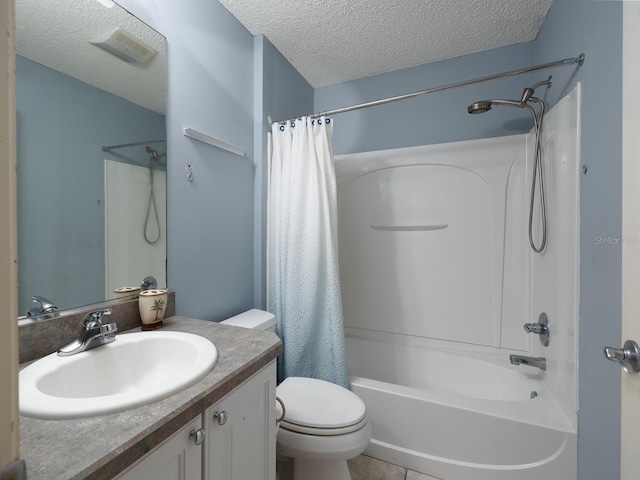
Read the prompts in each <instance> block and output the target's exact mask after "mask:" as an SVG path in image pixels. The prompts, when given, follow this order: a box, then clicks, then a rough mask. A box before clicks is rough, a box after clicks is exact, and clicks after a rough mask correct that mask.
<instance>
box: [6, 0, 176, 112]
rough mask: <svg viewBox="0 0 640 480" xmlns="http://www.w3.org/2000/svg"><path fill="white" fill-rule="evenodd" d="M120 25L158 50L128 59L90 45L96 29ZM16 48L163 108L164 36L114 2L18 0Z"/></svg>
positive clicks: (117, 92) (148, 105) (140, 102)
mask: <svg viewBox="0 0 640 480" xmlns="http://www.w3.org/2000/svg"><path fill="white" fill-rule="evenodd" d="M115 27H120V28H122V29H124V30H126V31H128V32H129V33H131V34H133V35H134V36H135V37H136V38H138V39H140V40H142V41H143V42H145V43H147V44H148V45H150V46H152V47H153V48H155V49H156V50H158V53H157V54H156V55H155V56H154V57H153V58H152V59H151V60H149V61H147V62H144V63H128V62H125V61H124V60H121V59H119V58H118V57H116V56H114V55H112V54H110V53H108V52H106V51H104V50H102V49H101V48H98V47H96V46H95V45H91V44H90V43H89V40H90V39H92V38H94V37H96V36H97V35H99V34H101V33H104V32H106V31H108V30H111V29H113V28H115ZM16 48H17V53H18V54H19V55H22V56H24V57H27V58H29V59H31V60H33V61H35V62H38V63H41V64H42V65H45V66H47V67H50V68H53V69H55V70H57V71H59V72H62V73H65V74H67V75H69V76H71V77H75V78H77V79H78V80H81V81H83V82H85V83H88V84H91V85H93V86H95V87H97V88H100V89H102V90H105V91H107V92H110V93H112V94H114V95H117V96H119V97H122V98H125V99H127V100H129V101H131V102H133V103H136V104H138V105H141V106H143V107H145V108H148V109H150V110H154V111H156V112H160V113H164V112H165V109H166V108H165V104H166V96H167V94H166V91H167V86H166V79H167V74H166V71H167V61H166V55H165V39H164V37H163V36H161V35H160V34H158V33H157V32H155V31H154V30H152V29H151V28H149V27H148V26H147V25H145V24H144V23H142V22H140V21H139V20H138V19H136V18H135V17H133V16H132V15H130V14H129V13H127V12H126V11H125V10H124V9H122V8H120V7H119V6H118V5H115V6H113V7H112V8H106V7H105V6H103V5H102V4H100V3H99V2H98V1H97V0H47V1H42V0H16Z"/></svg>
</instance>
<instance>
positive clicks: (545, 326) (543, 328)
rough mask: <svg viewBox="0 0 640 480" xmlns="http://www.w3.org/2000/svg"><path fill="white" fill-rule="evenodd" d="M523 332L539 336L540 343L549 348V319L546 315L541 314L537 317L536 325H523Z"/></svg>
mask: <svg viewBox="0 0 640 480" xmlns="http://www.w3.org/2000/svg"><path fill="white" fill-rule="evenodd" d="M524 331H525V332H527V333H535V334H536V335H540V342H541V343H542V345H544V346H545V347H548V346H549V336H550V335H549V319H548V318H547V314H546V313H544V312H542V313H541V314H540V316H539V317H538V323H525V324H524Z"/></svg>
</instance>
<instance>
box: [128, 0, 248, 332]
mask: <svg viewBox="0 0 640 480" xmlns="http://www.w3.org/2000/svg"><path fill="white" fill-rule="evenodd" d="M118 3H119V4H120V5H122V6H123V7H124V8H126V9H127V10H129V11H130V12H132V13H133V14H134V15H136V16H138V17H139V18H140V19H141V20H143V21H145V22H146V23H148V24H149V25H150V26H151V27H153V28H155V29H156V30H158V31H159V32H160V33H162V34H163V35H164V36H165V37H166V38H167V54H168V65H169V78H168V110H167V139H168V142H169V153H168V167H167V202H168V208H167V217H168V220H167V222H168V223H167V257H168V263H167V275H168V278H169V287H170V288H172V289H174V290H175V291H176V312H177V313H178V314H179V315H186V316H191V317H195V318H202V319H206V320H221V319H223V318H225V317H228V316H230V315H232V314H236V313H239V312H240V311H243V310H246V309H249V308H252V307H253V303H254V295H253V285H254V278H253V274H254V262H253V248H254V241H253V238H254V235H253V233H254V232H253V222H254V213H253V188H254V184H253V182H254V180H253V179H254V155H253V141H254V137H253V127H254V108H253V93H254V92H253V79H254V72H253V60H254V58H253V42H254V40H253V36H252V35H251V34H250V33H249V32H248V31H247V30H246V29H245V28H244V27H243V26H242V25H240V23H238V21H237V20H236V19H235V18H234V17H233V16H232V15H231V14H230V13H229V12H227V10H225V9H224V7H222V5H221V4H220V3H219V2H217V1H216V0H184V1H180V2H176V1H174V0H119V1H118ZM184 126H189V127H192V128H195V129H197V130H199V131H201V132H203V133H206V134H208V135H211V136H213V137H215V138H218V139H219V140H222V141H224V142H226V143H229V144H231V145H234V146H236V147H238V148H240V149H242V150H244V151H245V152H246V156H245V157H240V156H237V155H234V154H232V153H228V152H225V151H223V150H220V149H217V148H215V147H212V146H209V145H206V144H204V143H201V142H198V141H195V140H192V139H189V138H187V137H184V135H183V127H184ZM187 164H190V165H191V166H192V168H193V178H194V179H193V182H192V183H189V182H188V181H187V180H186V178H185V175H186V171H185V167H186V165H187Z"/></svg>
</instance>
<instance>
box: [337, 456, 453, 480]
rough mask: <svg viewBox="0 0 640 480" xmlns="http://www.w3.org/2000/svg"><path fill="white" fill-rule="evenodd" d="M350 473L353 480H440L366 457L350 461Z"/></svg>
mask: <svg viewBox="0 0 640 480" xmlns="http://www.w3.org/2000/svg"><path fill="white" fill-rule="evenodd" d="M349 471H350V472H351V478H352V480H440V479H438V478H436V477H430V476H429V475H424V474H422V473H418V472H414V471H413V470H407V469H406V468H403V467H399V466H397V465H393V464H391V463H387V462H383V461H382V460H378V459H376V458H372V457H367V456H366V455H360V456H359V457H356V458H354V459H353V460H349Z"/></svg>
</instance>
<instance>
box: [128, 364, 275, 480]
mask: <svg viewBox="0 0 640 480" xmlns="http://www.w3.org/2000/svg"><path fill="white" fill-rule="evenodd" d="M275 399H276V363H275V360H274V361H272V362H271V363H270V364H269V365H267V366H266V367H264V368H263V369H262V370H260V371H259V372H258V373H256V374H255V375H253V376H252V377H251V378H249V379H248V380H246V381H245V382H244V383H242V384H241V385H240V386H238V387H237V388H235V389H234V390H232V391H231V392H230V393H229V394H228V395H226V396H225V397H223V398H222V399H221V400H219V401H218V402H217V403H215V404H214V405H212V406H211V407H209V408H207V409H206V410H205V411H204V413H203V414H202V415H199V416H198V417H197V418H195V419H194V420H193V421H192V422H190V423H189V424H188V425H186V426H185V427H183V428H182V429H181V430H179V431H178V432H176V433H175V434H174V435H173V436H171V437H170V438H169V439H167V440H166V441H165V442H164V443H163V444H161V445H160V446H158V447H157V448H155V449H154V450H153V451H151V452H150V453H148V454H147V455H145V456H144V457H143V458H142V459H140V460H139V461H138V463H136V464H134V465H133V466H132V467H130V468H129V469H128V470H126V471H125V472H124V473H122V474H121V475H120V476H118V477H117V479H118V480H147V479H148V480H152V479H153V480H201V479H202V480H275V473H276V466H275V461H276V407H275ZM200 429H204V432H205V434H204V438H203V439H201V438H200V437H199V436H198V438H197V439H196V438H195V435H193V434H192V432H193V433H196V432H198V430H200ZM199 435H201V434H199ZM200 440H203V441H202V442H200ZM196 443H200V444H199V445H197V444H196Z"/></svg>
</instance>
